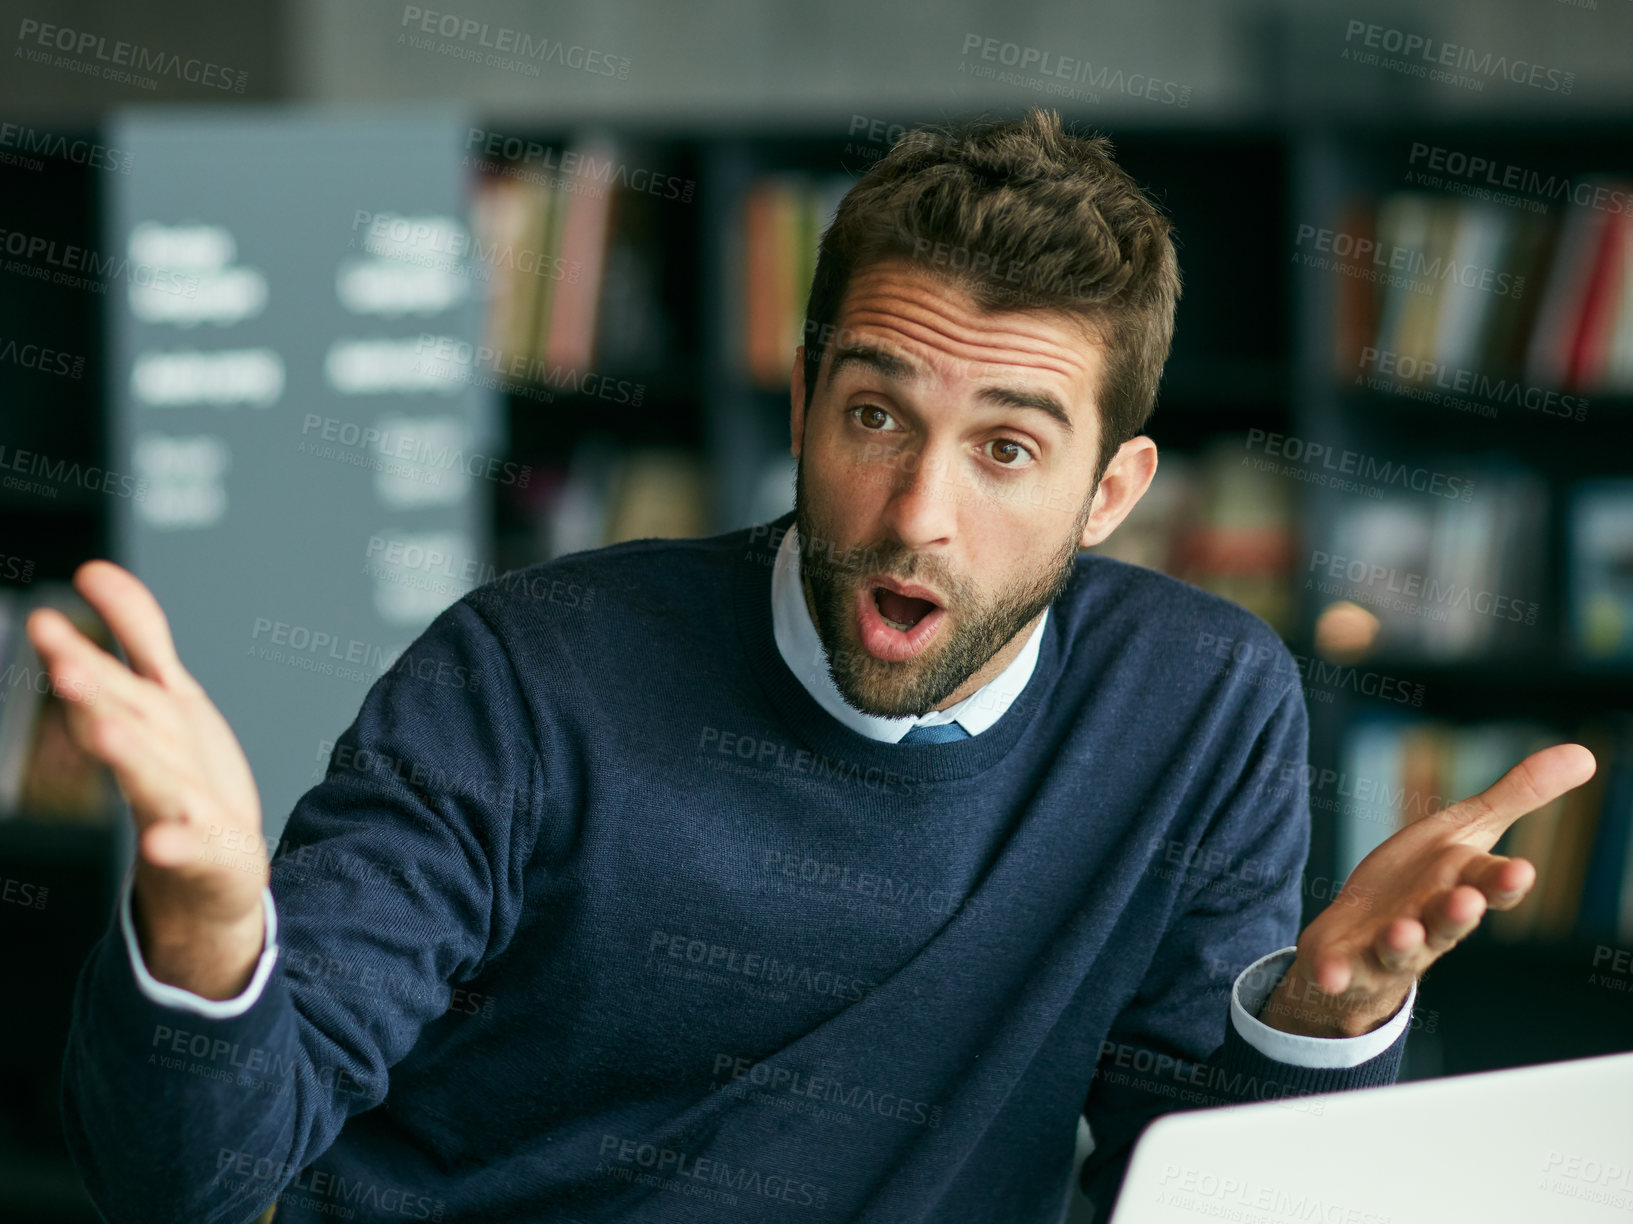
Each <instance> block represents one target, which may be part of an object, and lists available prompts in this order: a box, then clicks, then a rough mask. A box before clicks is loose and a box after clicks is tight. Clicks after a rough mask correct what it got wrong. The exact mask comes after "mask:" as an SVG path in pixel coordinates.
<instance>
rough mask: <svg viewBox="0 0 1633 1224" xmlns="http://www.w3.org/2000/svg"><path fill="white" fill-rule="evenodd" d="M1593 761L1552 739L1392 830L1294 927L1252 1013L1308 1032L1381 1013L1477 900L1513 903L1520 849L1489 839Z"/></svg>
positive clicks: (1348, 1025) (1476, 910) (1455, 936)
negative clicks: (1463, 795) (1509, 850)
mask: <svg viewBox="0 0 1633 1224" xmlns="http://www.w3.org/2000/svg"><path fill="white" fill-rule="evenodd" d="M1597 768H1598V763H1597V762H1596V761H1595V760H1594V758H1593V754H1592V753H1591V752H1589V751H1588V750H1587V749H1586V748H1584V747H1583V746H1582V745H1581V744H1555V745H1553V746H1552V747H1550V748H1544V749H1542V750H1541V751H1540V752H1534V753H1532V754H1531V755H1530V756H1528V757H1526V758H1525V759H1524V760H1523V761H1521V762H1520V763H1519V764H1518V765H1515V766H1514V767H1513V768H1512V769H1510V770H1509V771H1508V772H1507V773H1505V774H1504V775H1503V776H1502V777H1501V778H1499V779H1498V780H1497V781H1496V782H1494V783H1493V784H1492V785H1491V786H1490V787H1488V788H1487V789H1486V790H1483V791H1481V792H1480V793H1479V794H1478V795H1474V796H1471V797H1470V798H1468V799H1464V800H1462V801H1460V802H1458V803H1453V804H1449V805H1448V806H1446V807H1443V808H1441V809H1440V810H1439V811H1437V812H1434V813H1431V814H1430V815H1428V816H1424V817H1422V818H1421V819H1419V820H1416V821H1414V822H1413V823H1411V824H1409V825H1407V826H1406V827H1405V828H1403V829H1401V830H1400V831H1398V832H1397V833H1395V834H1394V835H1392V836H1391V837H1390V838H1389V839H1388V840H1387V841H1385V842H1384V843H1383V844H1382V845H1380V846H1378V847H1377V848H1376V849H1375V850H1373V851H1372V853H1371V854H1369V855H1367V856H1366V858H1364V859H1362V860H1361V862H1360V865H1359V866H1357V867H1356V868H1355V870H1354V871H1352V872H1351V873H1350V877H1349V879H1348V880H1347V881H1346V882H1345V884H1344V887H1343V889H1341V890H1340V891H1339V893H1338V896H1337V898H1336V899H1335V900H1334V901H1333V903H1332V904H1331V905H1329V906H1328V907H1327V908H1326V909H1325V910H1323V911H1322V912H1321V913H1320V914H1319V915H1317V916H1316V918H1315V920H1314V921H1313V922H1311V923H1310V925H1309V926H1307V927H1305V928H1304V933H1303V934H1301V935H1300V936H1299V939H1298V954H1297V956H1296V957H1295V958H1294V960H1293V963H1292V965H1291V966H1290V967H1289V968H1288V970H1287V973H1286V975H1285V976H1284V977H1283V978H1282V980H1281V983H1280V984H1279V985H1278V986H1277V987H1276V990H1275V992H1274V993H1273V994H1272V995H1271V996H1270V999H1269V1001H1268V1002H1266V1004H1265V1005H1264V1008H1263V1010H1261V1011H1260V1013H1259V1019H1260V1020H1262V1021H1263V1022H1264V1023H1265V1024H1268V1025H1270V1027H1272V1028H1276V1029H1280V1030H1281V1031H1283V1032H1286V1033H1298V1034H1302V1035H1304V1036H1309V1037H1356V1036H1359V1035H1360V1034H1362V1033H1366V1032H1369V1031H1371V1030H1372V1029H1375V1028H1377V1027H1378V1026H1379V1025H1381V1024H1383V1023H1385V1022H1386V1021H1387V1020H1388V1019H1389V1018H1390V1017H1391V1016H1393V1015H1394V1014H1395V1013H1396V1012H1398V1011H1399V1010H1400V1007H1401V1004H1402V1003H1403V1002H1405V1000H1406V997H1407V995H1408V994H1409V993H1410V991H1411V988H1412V983H1413V982H1415V981H1416V980H1417V979H1418V977H1419V975H1421V974H1422V973H1423V971H1424V970H1425V969H1427V968H1428V967H1429V966H1430V965H1431V964H1433V963H1434V962H1435V961H1436V960H1438V959H1439V958H1440V957H1441V956H1443V955H1445V953H1446V952H1448V951H1450V950H1451V949H1452V948H1454V947H1456V946H1457V943H1458V941H1459V940H1461V939H1462V938H1463V937H1464V936H1465V935H1467V934H1468V933H1469V932H1470V931H1472V930H1474V928H1475V927H1477V926H1478V925H1479V924H1480V918H1481V916H1482V915H1483V914H1484V913H1485V912H1486V910H1487V909H1488V908H1490V909H1502V910H1506V909H1512V908H1513V907H1514V906H1516V905H1518V904H1519V903H1520V901H1522V900H1523V899H1524V897H1525V894H1526V893H1527V892H1529V891H1530V889H1531V886H1532V885H1533V884H1534V883H1536V877H1537V872H1536V868H1535V867H1534V866H1532V864H1531V863H1529V862H1528V861H1527V860H1525V859H1522V858H1508V857H1506V856H1504V855H1500V854H1492V853H1490V851H1491V848H1492V847H1493V846H1495V845H1496V844H1497V841H1498V839H1499V838H1501V837H1502V835H1503V833H1504V832H1505V831H1507V829H1508V827H1509V826H1510V825H1512V824H1513V823H1514V822H1515V821H1516V820H1518V819H1519V818H1520V817H1521V816H1524V815H1525V814H1526V813H1528V812H1534V811H1536V810H1537V809H1538V808H1540V807H1544V806H1546V805H1547V804H1549V803H1551V802H1553V800H1555V799H1557V798H1558V797H1559V796H1560V795H1563V794H1564V793H1565V792H1566V791H1568V790H1573V789H1575V788H1576V787H1578V786H1581V785H1582V784H1583V783H1584V782H1586V781H1587V780H1588V779H1589V778H1591V777H1593V774H1594V771H1595V769H1597ZM1363 902H1364V903H1363Z"/></svg>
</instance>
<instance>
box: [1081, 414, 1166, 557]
mask: <svg viewBox="0 0 1633 1224" xmlns="http://www.w3.org/2000/svg"><path fill="white" fill-rule="evenodd" d="M1156 474H1157V444H1156V443H1155V442H1153V441H1152V440H1151V439H1150V438H1148V437H1146V436H1145V435H1144V434H1141V435H1140V436H1139V437H1137V438H1130V439H1129V440H1128V441H1127V442H1124V443H1123V444H1122V445H1121V446H1119V447H1118V448H1117V453H1116V454H1115V455H1113V456H1112V457H1111V462H1110V463H1109V464H1107V465H1106V474H1105V475H1104V476H1102V477H1101V478H1100V487H1099V488H1098V489H1097V490H1095V494H1094V509H1093V510H1091V511H1090V512H1089V518H1088V521H1087V522H1085V523H1084V524H1083V535H1082V538H1081V539H1080V540H1079V542H1078V547H1079V548H1088V547H1090V546H1092V545H1095V544H1098V543H1100V541H1101V540H1103V539H1105V538H1106V537H1107V536H1109V535H1110V534H1111V533H1112V532H1113V531H1115V530H1116V528H1117V525H1118V524H1119V523H1121V522H1122V521H1123V520H1124V519H1125V518H1127V517H1128V512H1129V511H1130V510H1132V509H1134V504H1135V503H1136V502H1138V501H1139V500H1140V498H1142V497H1144V496H1145V491H1146V490H1147V489H1149V488H1150V487H1151V478H1152V477H1153V476H1155V475H1156Z"/></svg>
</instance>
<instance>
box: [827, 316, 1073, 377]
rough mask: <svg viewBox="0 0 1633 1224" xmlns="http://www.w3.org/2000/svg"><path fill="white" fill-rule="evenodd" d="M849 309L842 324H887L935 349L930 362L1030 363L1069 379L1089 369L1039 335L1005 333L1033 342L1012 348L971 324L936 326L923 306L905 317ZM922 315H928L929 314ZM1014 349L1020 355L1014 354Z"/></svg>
mask: <svg viewBox="0 0 1633 1224" xmlns="http://www.w3.org/2000/svg"><path fill="white" fill-rule="evenodd" d="M852 313H853V314H854V316H855V317H853V318H851V319H849V320H848V321H847V323H846V324H845V326H846V327H848V328H849V329H851V330H855V329H856V328H857V327H859V326H860V325H861V324H863V323H872V324H874V325H875V326H878V327H881V328H888V329H890V330H893V331H897V332H900V333H901V334H903V335H906V336H909V337H912V338H914V339H917V340H919V341H921V342H923V343H924V344H926V345H927V346H928V347H930V348H931V349H933V350H936V352H935V358H934V360H933V361H932V362H931V364H932V365H933V366H934V365H940V364H943V363H945V362H947V361H949V360H951V361H954V362H957V363H958V364H961V365H967V366H968V365H985V366H989V367H998V366H1014V367H1025V366H1030V367H1033V368H1036V369H1041V370H1048V371H1052V372H1054V373H1057V374H1061V375H1063V376H1064V377H1066V378H1068V379H1076V378H1077V377H1078V376H1079V375H1081V374H1083V373H1085V372H1086V371H1087V370H1088V361H1087V359H1085V358H1078V359H1077V360H1075V361H1074V360H1073V359H1072V357H1073V356H1074V355H1075V350H1072V349H1069V348H1064V347H1063V346H1061V345H1059V344H1057V343H1054V342H1052V341H1050V340H1047V339H1044V338H1042V337H1039V336H1026V335H1025V333H1008V334H1013V335H1020V336H1023V337H1024V338H1025V339H1027V340H1030V341H1033V342H1034V343H1033V344H1031V345H1024V344H1023V345H1019V346H1017V347H1015V348H1009V347H1005V345H1004V344H1003V343H1001V342H1000V343H993V342H992V341H991V340H986V339H982V338H981V337H982V333H981V332H977V331H975V330H974V329H973V328H960V327H958V325H956V324H954V325H952V326H950V327H949V326H938V325H937V323H936V322H931V321H929V320H931V319H937V316H936V315H935V314H934V313H933V312H930V311H926V310H922V309H921V310H920V311H918V312H916V313H917V314H918V315H920V317H917V318H904V317H902V312H900V311H895V310H892V311H885V310H882V309H881V310H879V311H878V316H879V317H876V318H875V317H870V315H872V313H873V312H872V311H870V310H869V309H868V308H867V307H866V306H863V307H861V308H859V309H857V310H855V311H854V312H852ZM924 316H928V318H926V317H924ZM938 322H939V320H938ZM991 334H992V331H991V328H988V329H987V330H986V332H985V335H986V336H991ZM937 340H940V341H943V342H945V343H947V344H950V345H952V346H954V347H957V348H963V349H966V350H970V355H960V354H957V353H953V354H949V353H947V352H945V351H944V350H942V349H940V348H939V346H938V345H937V344H936V341H937ZM873 343H877V344H878V347H880V348H884V349H889V348H890V345H889V344H888V343H886V342H878V341H875V342H873ZM1017 353H1018V354H1019V356H1017ZM980 354H991V356H987V357H982V356H980ZM1027 358H1033V360H1030V361H1029V360H1027ZM918 364H920V365H922V364H924V362H923V360H922V359H918ZM992 374H993V375H994V376H1001V374H1002V371H1000V370H998V369H996V368H993V370H992Z"/></svg>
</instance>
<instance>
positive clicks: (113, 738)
mask: <svg viewBox="0 0 1633 1224" xmlns="http://www.w3.org/2000/svg"><path fill="white" fill-rule="evenodd" d="M68 733H69V735H70V736H71V737H72V738H73V740H74V742H75V743H77V744H78V745H79V746H80V747H81V748H82V749H84V750H85V752H87V753H88V754H89V755H91V756H93V757H95V758H96V759H97V760H99V761H101V762H102V763H103V764H105V765H107V767H108V768H109V769H111V770H112V771H113V775H114V780H115V781H117V782H118V783H119V789H120V790H121V792H123V793H124V796H125V798H126V799H127V800H128V801H129V803H130V805H131V808H132V812H133V815H134V816H135V817H136V822H137V825H138V827H139V828H140V827H142V826H145V825H147V824H150V823H152V822H154V821H161V820H177V819H180V818H181V816H182V807H181V801H180V791H179V788H178V786H177V780H178V779H180V778H182V777H184V776H185V772H186V768H187V766H186V764H185V762H184V761H183V760H182V758H181V755H180V753H179V751H178V749H177V748H176V745H175V744H174V743H172V742H171V741H170V740H168V739H167V738H166V737H165V736H163V735H161V734H160V733H159V732H158V731H157V730H156V729H155V728H154V727H153V726H152V725H151V724H149V723H145V722H143V721H142V720H141V719H139V718H136V717H134V716H133V715H131V714H130V713H128V712H126V711H122V710H115V709H96V710H89V709H86V708H84V707H80V706H71V707H69V709H68Z"/></svg>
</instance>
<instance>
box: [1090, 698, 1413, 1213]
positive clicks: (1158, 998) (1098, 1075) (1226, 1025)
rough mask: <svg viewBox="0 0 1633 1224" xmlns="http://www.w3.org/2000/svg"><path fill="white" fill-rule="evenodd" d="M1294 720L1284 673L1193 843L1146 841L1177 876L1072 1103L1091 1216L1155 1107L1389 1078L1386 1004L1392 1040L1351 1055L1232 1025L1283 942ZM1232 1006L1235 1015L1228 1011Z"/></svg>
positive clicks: (1269, 978)
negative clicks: (1154, 943)
mask: <svg viewBox="0 0 1633 1224" xmlns="http://www.w3.org/2000/svg"><path fill="white" fill-rule="evenodd" d="M1307 718H1308V716H1307V714H1306V711H1305V707H1304V700H1303V694H1302V691H1301V690H1300V689H1299V688H1298V686H1296V685H1294V686H1292V687H1290V688H1289V690H1288V692H1287V693H1286V694H1284V695H1283V697H1282V699H1281V700H1280V702H1279V703H1277V705H1276V707H1275V708H1274V710H1273V711H1272V712H1271V714H1270V716H1269V718H1268V719H1267V720H1266V722H1265V724H1264V726H1263V727H1262V729H1261V730H1260V733H1259V735H1258V736H1257V738H1256V739H1255V741H1254V743H1253V746H1252V749H1251V751H1250V752H1249V753H1248V755H1247V759H1246V761H1245V762H1244V764H1243V767H1242V771H1241V774H1240V776H1239V780H1238V782H1237V785H1236V786H1235V787H1234V788H1233V789H1232V791H1231V792H1230V796H1229V798H1228V799H1227V800H1226V801H1225V802H1224V803H1223V804H1221V805H1220V808H1219V811H1218V812H1217V814H1216V815H1215V817H1214V818H1213V819H1211V820H1210V821H1209V822H1208V823H1207V826H1206V830H1205V832H1204V833H1203V834H1202V836H1201V838H1200V840H1199V842H1198V844H1197V845H1195V846H1185V847H1179V848H1178V852H1177V853H1174V854H1170V853H1169V851H1170V849H1171V848H1172V847H1171V844H1170V841H1169V840H1168V839H1164V838H1155V839H1153V844H1152V858H1153V864H1152V866H1153V869H1158V864H1160V863H1162V862H1164V861H1167V862H1172V861H1173V860H1174V859H1178V860H1180V861H1181V862H1183V863H1185V864H1186V866H1185V868H1184V871H1185V874H1184V877H1183V884H1182V886H1181V888H1180V890H1179V893H1178V899H1177V900H1176V903H1175V906H1174V909H1173V911H1172V914H1173V916H1172V917H1171V919H1170V921H1169V925H1168V928H1167V930H1166V931H1165V932H1164V935H1163V937H1162V939H1161V941H1160V943H1159V945H1158V948H1157V951H1156V954H1155V955H1154V956H1153V958H1152V961H1151V964H1150V966H1149V968H1148V969H1147V971H1146V975H1145V978H1144V979H1143V981H1142V982H1141V984H1140V987H1139V989H1138V990H1137V991H1136V993H1135V995H1134V997H1133V999H1132V1000H1131V1001H1130V1002H1129V1004H1128V1005H1127V1006H1126V1007H1125V1008H1124V1009H1123V1011H1122V1012H1121V1013H1120V1014H1119V1015H1118V1017H1117V1019H1116V1021H1115V1022H1114V1023H1113V1026H1112V1029H1111V1032H1110V1033H1109V1034H1108V1036H1107V1039H1106V1041H1105V1042H1104V1043H1103V1044H1102V1047H1101V1050H1100V1058H1099V1062H1098V1065H1097V1067H1096V1070H1095V1075H1094V1081H1093V1085H1092V1087H1091V1089H1090V1092H1089V1096H1088V1099H1087V1102H1086V1104H1085V1108H1084V1115H1085V1117H1086V1118H1087V1120H1088V1123H1089V1127H1090V1131H1091V1133H1092V1136H1093V1139H1094V1148H1093V1150H1092V1151H1091V1152H1090V1153H1089V1155H1088V1157H1087V1158H1086V1159H1085V1160H1084V1162H1083V1166H1082V1168H1081V1170H1080V1171H1079V1185H1080V1186H1081V1188H1082V1189H1083V1191H1084V1193H1085V1194H1087V1195H1088V1197H1089V1198H1090V1199H1092V1200H1093V1201H1094V1203H1095V1205H1096V1207H1097V1209H1099V1211H1098V1214H1097V1216H1096V1218H1097V1219H1102V1220H1103V1219H1105V1218H1106V1216H1107V1215H1109V1208H1110V1204H1111V1203H1113V1202H1114V1201H1115V1199H1116V1195H1117V1192H1118V1190H1119V1189H1120V1187H1121V1185H1122V1180H1123V1175H1124V1173H1125V1172H1126V1171H1127V1168H1128V1160H1129V1157H1130V1155H1131V1152H1132V1148H1133V1144H1134V1141H1135V1140H1136V1139H1137V1138H1138V1136H1139V1133H1140V1131H1141V1130H1143V1129H1144V1128H1145V1126H1146V1125H1147V1124H1148V1123H1150V1122H1151V1121H1152V1120H1153V1119H1155V1118H1156V1117H1158V1116H1159V1115H1161V1114H1164V1113H1168V1112H1172V1111H1176V1110H1183V1109H1196V1108H1206V1107H1211V1106H1218V1105H1232V1104H1243V1103H1247V1102H1252V1101H1270V1100H1285V1103H1286V1107H1287V1108H1290V1109H1301V1110H1306V1111H1310V1112H1318V1111H1319V1110H1320V1108H1321V1103H1320V1101H1319V1100H1311V1099H1308V1098H1311V1097H1313V1096H1314V1095H1315V1094H1320V1093H1328V1092H1336V1091H1342V1090H1345V1089H1351V1088H1361V1087H1367V1086H1371V1085H1377V1084H1388V1083H1393V1082H1394V1080H1395V1078H1396V1076H1397V1075H1398V1073H1399V1068H1400V1060H1401V1056H1402V1053H1403V1052H1404V1049H1405V1044H1406V1023H1405V1020H1404V1019H1402V1018H1401V1017H1400V1016H1399V1015H1397V1017H1396V1020H1394V1021H1391V1022H1390V1024H1396V1023H1397V1022H1398V1030H1397V1031H1396V1033H1395V1036H1394V1039H1393V1040H1392V1041H1389V1042H1388V1044H1387V1045H1386V1046H1385V1047H1384V1048H1383V1049H1382V1050H1381V1051H1380V1052H1378V1053H1376V1054H1373V1055H1371V1056H1370V1057H1363V1058H1362V1059H1361V1060H1360V1061H1355V1057H1354V1056H1355V1054H1356V1053H1357V1052H1360V1053H1367V1052H1368V1051H1367V1050H1366V1049H1365V1047H1364V1044H1357V1043H1356V1042H1355V1041H1354V1040H1353V1039H1352V1040H1344V1041H1333V1042H1330V1043H1326V1044H1327V1045H1328V1046H1329V1050H1330V1055H1329V1056H1328V1057H1325V1058H1322V1057H1316V1056H1312V1055H1311V1053H1310V1051H1309V1050H1308V1049H1304V1050H1301V1051H1300V1054H1301V1056H1300V1057H1299V1058H1297V1059H1293V1060H1290V1061H1286V1062H1284V1061H1280V1060H1279V1059H1277V1058H1273V1057H1270V1056H1269V1055H1268V1054H1266V1053H1263V1052H1262V1051H1261V1049H1260V1048H1257V1047H1256V1045H1255V1044H1253V1043H1251V1042H1249V1041H1248V1040H1247V1039H1246V1038H1244V1036H1243V1033H1242V1031H1241V1030H1242V1029H1244V1028H1249V1029H1251V1026H1252V1025H1254V1024H1258V1023H1259V1022H1258V1021H1257V1020H1256V1018H1253V1016H1254V1013H1256V1012H1257V1010H1258V1009H1259V1007H1261V1006H1262V1005H1263V1002H1264V1000H1265V998H1267V997H1268V995H1269V993H1270V991H1271V990H1272V989H1273V988H1274V986H1275V984H1276V982H1277V981H1279V980H1280V977H1281V974H1282V972H1284V971H1285V968H1286V964H1287V963H1290V961H1291V957H1290V956H1288V955H1285V953H1286V952H1287V950H1288V949H1289V948H1291V947H1292V946H1294V945H1295V944H1296V941H1297V935H1298V930H1299V921H1300V916H1301V910H1302V899H1301V898H1302V893H1303V884H1304V865H1305V860H1306V858H1307V857H1308V854H1309V838H1310V815H1309V794H1308V782H1307V778H1306V775H1305V771H1304V770H1303V769H1302V768H1294V769H1288V768H1286V766H1287V764H1288V763H1289V762H1292V763H1302V762H1304V761H1305V760H1307V752H1308V722H1307ZM1278 953H1280V954H1283V955H1279V956H1278V955H1275V954H1278ZM1261 962H1262V963H1261ZM1249 970H1251V972H1249ZM1249 1000H1251V1001H1252V1008H1251V1011H1248V1010H1247V1006H1246V1005H1247V1003H1248V1002H1249ZM1233 1006H1234V1007H1237V1008H1238V1009H1240V1010H1241V1011H1242V1012H1243V1014H1242V1015H1240V1016H1234V1017H1233V1015H1232V1008H1233ZM1409 1006H1410V1001H1408V1004H1407V1005H1406V1006H1403V1008H1402V1012H1405V1011H1407V1010H1408V1008H1409ZM1260 1027H1263V1026H1262V1025H1260ZM1255 1036H1260V1035H1259V1034H1255ZM1340 1047H1342V1049H1340ZM1272 1048H1276V1047H1272ZM1282 1048H1285V1047H1282Z"/></svg>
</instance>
